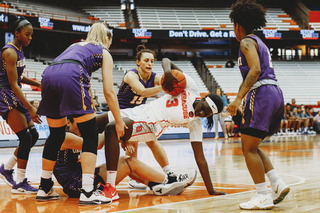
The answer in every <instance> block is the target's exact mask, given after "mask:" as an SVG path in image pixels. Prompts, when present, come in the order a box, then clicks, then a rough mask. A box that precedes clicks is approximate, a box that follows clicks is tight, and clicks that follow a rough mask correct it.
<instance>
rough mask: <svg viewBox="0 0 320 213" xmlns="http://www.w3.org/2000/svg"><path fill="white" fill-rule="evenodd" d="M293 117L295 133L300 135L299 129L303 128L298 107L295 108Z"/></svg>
mask: <svg viewBox="0 0 320 213" xmlns="http://www.w3.org/2000/svg"><path fill="white" fill-rule="evenodd" d="M291 106H292V105H291ZM292 117H293V122H292V128H293V131H294V132H295V133H299V129H300V127H301V118H300V114H299V113H298V107H294V108H293V110H292Z"/></svg>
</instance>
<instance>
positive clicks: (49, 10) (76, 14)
mask: <svg viewBox="0 0 320 213" xmlns="http://www.w3.org/2000/svg"><path fill="white" fill-rule="evenodd" d="M1 2H2V4H10V5H11V8H9V12H10V13H15V14H18V15H31V16H37V17H43V18H50V19H51V18H52V19H58V20H65V21H73V22H81V23H87V24H90V23H92V20H90V19H88V15H87V14H85V13H83V12H81V10H76V9H75V10H72V9H67V8H66V7H63V6H61V7H59V6H55V5H48V4H44V3H41V2H34V1H33V2H28V1H20V0H6V1H1ZM0 9H1V10H5V8H1V7H0ZM0 12H7V11H0Z"/></svg>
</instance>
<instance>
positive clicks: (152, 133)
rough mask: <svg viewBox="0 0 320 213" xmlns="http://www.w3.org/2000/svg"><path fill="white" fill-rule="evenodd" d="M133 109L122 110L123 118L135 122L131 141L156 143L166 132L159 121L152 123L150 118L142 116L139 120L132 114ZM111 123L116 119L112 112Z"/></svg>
mask: <svg viewBox="0 0 320 213" xmlns="http://www.w3.org/2000/svg"><path fill="white" fill-rule="evenodd" d="M131 112H132V110H131V109H125V110H120V113H121V117H122V118H124V117H128V118H130V119H131V120H133V121H134V123H133V126H132V135H131V138H130V139H129V141H137V142H139V141H141V142H149V141H156V140H157V138H158V137H160V136H161V135H162V133H163V131H164V128H163V127H162V126H161V125H160V123H159V122H157V121H154V119H153V121H151V119H150V117H148V116H145V115H146V114H144V115H141V114H140V116H139V119H137V117H136V116H134V114H133V113H131ZM108 118H109V122H112V121H114V117H113V115H112V113H111V111H109V112H108Z"/></svg>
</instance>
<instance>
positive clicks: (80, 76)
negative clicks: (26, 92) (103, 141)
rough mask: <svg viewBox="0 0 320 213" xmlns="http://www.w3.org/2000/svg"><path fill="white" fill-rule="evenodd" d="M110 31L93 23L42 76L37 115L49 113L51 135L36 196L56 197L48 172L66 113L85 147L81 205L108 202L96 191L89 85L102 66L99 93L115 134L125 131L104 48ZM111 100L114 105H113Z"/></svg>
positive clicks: (110, 62)
mask: <svg viewBox="0 0 320 213" xmlns="http://www.w3.org/2000/svg"><path fill="white" fill-rule="evenodd" d="M111 42H112V35H111V32H110V30H109V29H108V28H106V27H105V25H104V24H102V23H96V24H93V25H92V27H91V29H90V31H89V33H88V35H87V39H86V40H85V41H82V42H78V43H75V44H73V45H71V46H70V47H68V48H67V49H66V50H65V51H64V52H63V53H62V54H60V56H58V57H57V58H56V59H55V60H54V62H53V64H51V65H50V66H49V67H47V68H46V69H45V71H44V72H43V74H42V91H41V96H42V101H41V103H40V106H39V109H38V113H39V114H41V115H45V116H46V117H47V121H48V125H49V128H50V135H49V137H48V139H47V141H46V143H45V146H44V150H43V158H42V176H41V182H40V187H39V191H38V195H37V199H38V200H49V199H58V197H59V195H58V194H57V193H56V192H55V191H54V190H53V189H52V186H53V182H52V180H51V178H52V171H53V168H54V164H55V162H56V160H57V153H58V151H59V150H60V147H61V145H62V143H63V141H64V138H65V125H66V121H67V119H66V116H67V115H74V119H75V121H76V122H77V125H78V128H79V131H80V133H81V137H82V138H83V146H82V153H81V160H82V164H81V167H82V172H83V173H82V183H83V184H82V190H81V195H80V201H79V204H83V205H91V204H99V203H101V204H106V203H109V202H110V199H107V198H106V197H105V196H103V195H101V194H100V193H99V192H98V191H96V190H95V189H94V186H93V181H94V168H95V164H96V157H97V156H96V154H97V145H98V132H97V128H96V118H95V110H94V106H93V100H92V99H93V96H92V92H91V88H90V76H91V73H92V72H94V71H96V70H98V69H99V68H100V67H101V68H102V79H103V91H104V94H105V98H106V101H107V102H108V103H109V107H110V110H111V112H112V113H113V115H114V116H115V120H116V131H117V133H118V134H119V138H120V137H121V136H122V135H123V133H124V128H125V124H124V123H123V121H122V119H121V116H120V112H119V105H118V99H117V96H116V93H115V91H114V89H113V77H112V71H113V60H112V57H111V55H110V53H109V52H108V48H109V47H110V45H111ZM111 103H112V104H111Z"/></svg>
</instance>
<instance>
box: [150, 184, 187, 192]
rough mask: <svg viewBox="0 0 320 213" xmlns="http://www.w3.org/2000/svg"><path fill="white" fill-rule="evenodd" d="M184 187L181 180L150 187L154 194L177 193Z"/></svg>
mask: <svg viewBox="0 0 320 213" xmlns="http://www.w3.org/2000/svg"><path fill="white" fill-rule="evenodd" d="M183 189H184V183H183V182H173V183H169V184H158V185H155V186H154V187H152V191H153V193H154V194H155V195H177V194H180V193H181V192H182V190H183Z"/></svg>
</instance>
